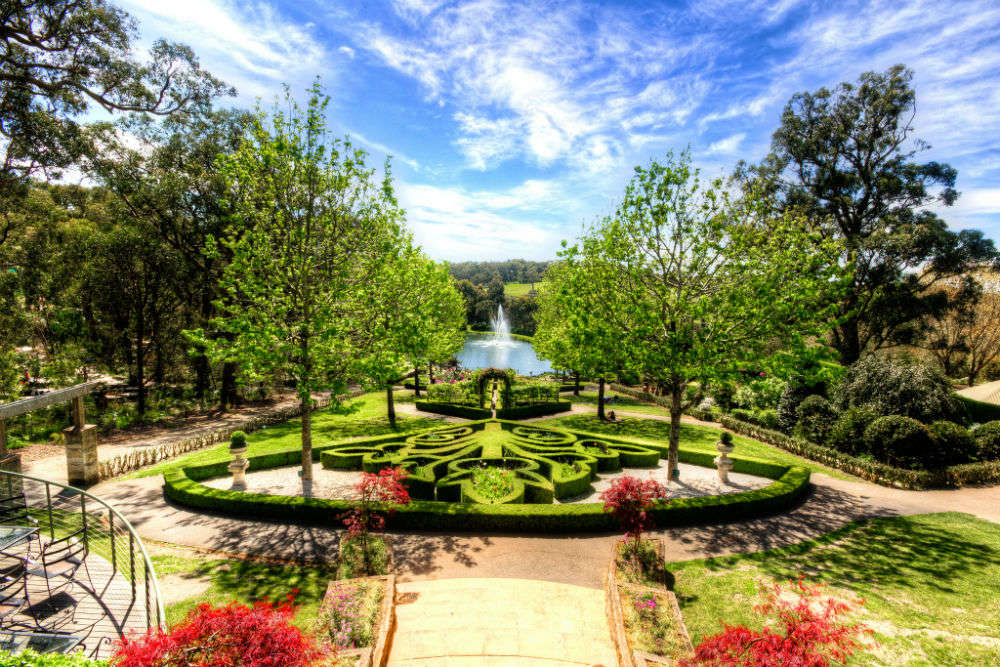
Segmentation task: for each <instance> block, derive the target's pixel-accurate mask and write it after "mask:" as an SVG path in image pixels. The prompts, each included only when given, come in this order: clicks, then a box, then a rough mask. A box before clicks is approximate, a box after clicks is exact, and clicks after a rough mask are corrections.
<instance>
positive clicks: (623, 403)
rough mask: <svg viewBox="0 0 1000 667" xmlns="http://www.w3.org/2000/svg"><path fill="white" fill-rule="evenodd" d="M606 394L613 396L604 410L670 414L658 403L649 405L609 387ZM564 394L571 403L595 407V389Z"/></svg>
mask: <svg viewBox="0 0 1000 667" xmlns="http://www.w3.org/2000/svg"><path fill="white" fill-rule="evenodd" d="M606 395H607V396H608V397H611V396H614V397H615V400H614V402H613V403H608V404H607V405H606V406H605V409H606V410H614V411H616V412H638V413H640V414H644V415H660V416H663V417H666V416H668V415H669V414H670V411H669V410H667V409H666V408H663V407H660V406H659V405H650V404H649V403H644V402H642V401H638V400H636V399H634V398H632V397H631V396H625V395H624V394H617V393H615V392H614V391H611V390H610V389H608V390H606ZM564 396H565V397H568V398H569V400H570V401H571V402H573V403H584V404H586V405H593V406H594V408H595V409H596V408H597V392H596V391H581V392H580V395H579V396H574V395H573V394H564Z"/></svg>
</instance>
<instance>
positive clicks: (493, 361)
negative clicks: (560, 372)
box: [458, 304, 552, 375]
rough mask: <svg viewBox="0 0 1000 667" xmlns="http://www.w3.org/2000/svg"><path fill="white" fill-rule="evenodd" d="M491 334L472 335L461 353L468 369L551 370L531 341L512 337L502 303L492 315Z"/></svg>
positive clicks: (528, 373)
mask: <svg viewBox="0 0 1000 667" xmlns="http://www.w3.org/2000/svg"><path fill="white" fill-rule="evenodd" d="M490 327H491V328H492V330H493V331H492V333H482V334H473V335H472V336H470V337H469V338H468V340H467V341H466V343H465V347H463V348H462V351H461V352H460V353H459V355H458V360H459V361H460V362H461V364H462V366H463V367H465V368H513V369H514V370H515V371H517V372H518V373H519V374H521V375H537V374H539V373H545V372H548V371H551V370H552V367H551V366H549V365H548V363H547V362H545V361H544V360H542V359H539V358H538V356H537V355H536V354H535V350H534V348H533V347H532V346H531V342H530V341H526V340H520V339H515V338H512V337H511V333H510V321H509V320H508V319H507V313H506V312H504V309H503V305H502V304H501V305H500V306H498V307H497V312H496V315H495V316H493V317H491V318H490Z"/></svg>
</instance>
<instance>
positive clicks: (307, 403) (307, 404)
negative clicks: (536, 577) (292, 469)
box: [299, 393, 313, 492]
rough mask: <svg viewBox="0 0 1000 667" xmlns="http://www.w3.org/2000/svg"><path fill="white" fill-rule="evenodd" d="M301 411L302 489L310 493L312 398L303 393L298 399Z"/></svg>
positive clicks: (311, 475)
mask: <svg viewBox="0 0 1000 667" xmlns="http://www.w3.org/2000/svg"><path fill="white" fill-rule="evenodd" d="M299 406H300V408H301V410H302V488H303V490H304V491H307V492H311V491H312V480H313V460H312V456H313V455H312V396H310V395H309V394H308V393H305V394H303V395H301V396H300V397H299Z"/></svg>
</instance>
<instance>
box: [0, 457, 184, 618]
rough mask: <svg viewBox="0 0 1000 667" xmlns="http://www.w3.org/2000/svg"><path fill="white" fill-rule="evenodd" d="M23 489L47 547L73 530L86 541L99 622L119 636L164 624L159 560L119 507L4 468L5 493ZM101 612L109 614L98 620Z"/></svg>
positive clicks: (0, 475)
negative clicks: (156, 564)
mask: <svg viewBox="0 0 1000 667" xmlns="http://www.w3.org/2000/svg"><path fill="white" fill-rule="evenodd" d="M22 494H23V498H24V501H25V504H26V506H27V512H26V515H27V517H28V520H29V521H30V522H31V523H32V524H33V525H34V526H35V527H37V529H38V537H39V540H40V544H41V547H42V550H43V551H44V546H45V544H46V543H50V542H54V541H56V540H59V539H61V538H65V537H67V536H70V535H72V536H73V538H72V539H74V540H77V541H78V542H80V543H82V545H83V547H84V552H85V554H86V556H85V558H84V559H83V560H84V562H85V563H86V565H87V569H86V573H87V577H88V578H89V581H87V582H82V583H81V586H82V588H84V589H85V590H86V591H87V592H88V593H89V594H90V595H92V596H93V597H94V602H95V604H93V605H92V609H93V610H96V611H91V613H90V616H91V620H93V621H94V625H95V627H96V626H99V627H100V628H101V629H102V631H103V632H107V631H108V629H110V630H111V631H113V632H117V634H118V636H124V635H125V634H127V633H128V632H130V631H135V630H146V629H150V628H154V627H163V625H164V623H165V620H166V619H165V614H164V610H163V601H162V598H161V596H160V589H159V584H158V583H157V580H156V572H155V571H154V569H153V564H152V562H151V561H150V559H149V554H147V553H146V549H145V547H144V546H143V543H142V540H141V539H140V538H139V535H138V534H136V532H135V529H134V528H133V527H132V525H131V524H130V523H129V522H128V520H127V519H126V518H125V517H124V516H122V514H121V513H120V512H118V510H116V509H115V508H114V507H112V506H111V505H109V504H108V503H106V502H105V501H103V500H101V499H100V498H98V497H97V496H95V495H93V494H90V493H88V492H86V491H84V490H82V489H78V488H75V487H72V486H67V485H65V484H60V483H58V482H53V481H50V480H45V479H39V478H37V477H31V476H29V475H23V474H20V473H15V472H9V471H5V470H0V496H2V497H3V498H8V499H10V498H18V497H21V496H22ZM2 510H3V508H0V514H2ZM100 614H104V615H106V616H107V618H106V619H101V618H97V619H96V620H94V618H93V617H94V616H95V615H100Z"/></svg>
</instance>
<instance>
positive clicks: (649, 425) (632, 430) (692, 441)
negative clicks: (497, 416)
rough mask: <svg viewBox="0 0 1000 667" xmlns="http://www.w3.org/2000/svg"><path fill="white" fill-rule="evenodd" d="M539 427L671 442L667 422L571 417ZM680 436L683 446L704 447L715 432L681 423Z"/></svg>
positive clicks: (708, 443) (711, 441)
mask: <svg viewBox="0 0 1000 667" xmlns="http://www.w3.org/2000/svg"><path fill="white" fill-rule="evenodd" d="M542 425H543V426H554V427H556V428H566V429H570V430H574V431H589V432H590V433H602V434H605V435H612V436H614V435H616V436H620V437H624V438H643V439H645V440H652V441H654V442H660V443H664V444H665V443H666V442H667V441H668V440H669V439H670V422H668V421H662V420H654V419H643V418H641V417H619V418H618V420H617V421H614V422H602V421H601V420H599V419H598V418H597V417H596V416H595V415H570V416H566V417H557V418H555V419H551V420H547V421H546V422H545V423H544V424H542ZM680 435H681V444H683V445H685V446H689V447H690V446H694V447H697V446H699V445H702V444H705V445H706V446H707V445H710V444H712V443H714V442H715V439H716V438H717V437H718V431H717V430H716V429H712V428H709V427H707V426H695V425H692V424H681V431H680Z"/></svg>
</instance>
